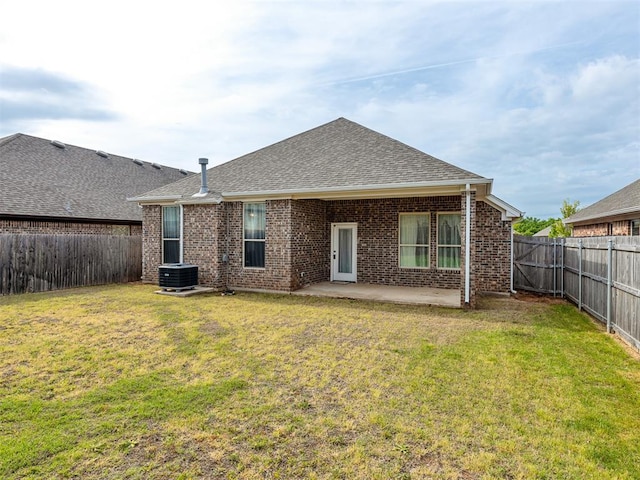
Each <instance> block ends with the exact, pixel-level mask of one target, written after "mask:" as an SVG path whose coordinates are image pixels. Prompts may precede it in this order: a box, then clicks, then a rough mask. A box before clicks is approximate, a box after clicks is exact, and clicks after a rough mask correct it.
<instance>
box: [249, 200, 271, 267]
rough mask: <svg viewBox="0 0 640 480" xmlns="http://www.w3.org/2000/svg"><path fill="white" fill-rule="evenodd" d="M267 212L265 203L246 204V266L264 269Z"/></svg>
mask: <svg viewBox="0 0 640 480" xmlns="http://www.w3.org/2000/svg"><path fill="white" fill-rule="evenodd" d="M266 220H267V219H266V211H265V204H264V203H245V204H244V209H243V231H244V239H243V243H244V266H245V267H249V268H264V253H265V248H264V247H265V238H266V237H265V225H266Z"/></svg>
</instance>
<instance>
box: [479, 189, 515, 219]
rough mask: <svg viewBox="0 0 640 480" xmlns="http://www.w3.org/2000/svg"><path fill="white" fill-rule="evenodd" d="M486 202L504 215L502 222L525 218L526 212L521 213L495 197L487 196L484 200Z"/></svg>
mask: <svg viewBox="0 0 640 480" xmlns="http://www.w3.org/2000/svg"><path fill="white" fill-rule="evenodd" d="M484 201H485V202H487V203H488V204H489V205H491V206H492V207H494V208H497V209H498V210H500V212H501V213H502V220H503V221H506V220H514V219H516V218H520V217H522V216H524V212H521V211H520V210H518V209H517V208H515V207H514V206H512V205H509V204H508V203H507V202H505V201H504V200H501V199H499V198H498V197H496V196H495V195H487V196H486V197H485V198H484Z"/></svg>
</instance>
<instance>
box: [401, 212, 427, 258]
mask: <svg viewBox="0 0 640 480" xmlns="http://www.w3.org/2000/svg"><path fill="white" fill-rule="evenodd" d="M399 239H400V252H399V257H400V267H404V268H429V214H428V213H401V214H400V234H399Z"/></svg>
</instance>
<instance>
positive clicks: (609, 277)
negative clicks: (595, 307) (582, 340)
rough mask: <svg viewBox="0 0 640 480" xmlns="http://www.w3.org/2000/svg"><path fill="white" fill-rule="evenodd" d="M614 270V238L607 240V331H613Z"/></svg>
mask: <svg viewBox="0 0 640 480" xmlns="http://www.w3.org/2000/svg"><path fill="white" fill-rule="evenodd" d="M612 271H613V239H612V238H610V239H609V240H607V333H611V287H612V275H611V274H612Z"/></svg>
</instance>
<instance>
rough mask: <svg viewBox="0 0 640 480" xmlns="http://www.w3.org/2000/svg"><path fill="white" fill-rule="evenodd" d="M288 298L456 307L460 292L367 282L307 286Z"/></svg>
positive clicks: (457, 306) (458, 306)
mask: <svg viewBox="0 0 640 480" xmlns="http://www.w3.org/2000/svg"><path fill="white" fill-rule="evenodd" d="M291 295H303V296H304V295H308V296H317V297H334V298H353V299H359V300H377V301H381V302H391V303H405V304H413V305H436V306H441V307H452V308H460V290H448V289H444V288H428V287H396V286H388V285H372V284H368V283H346V282H321V283H314V284H313V285H308V286H306V287H304V288H301V289H300V290H296V291H294V292H291Z"/></svg>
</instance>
